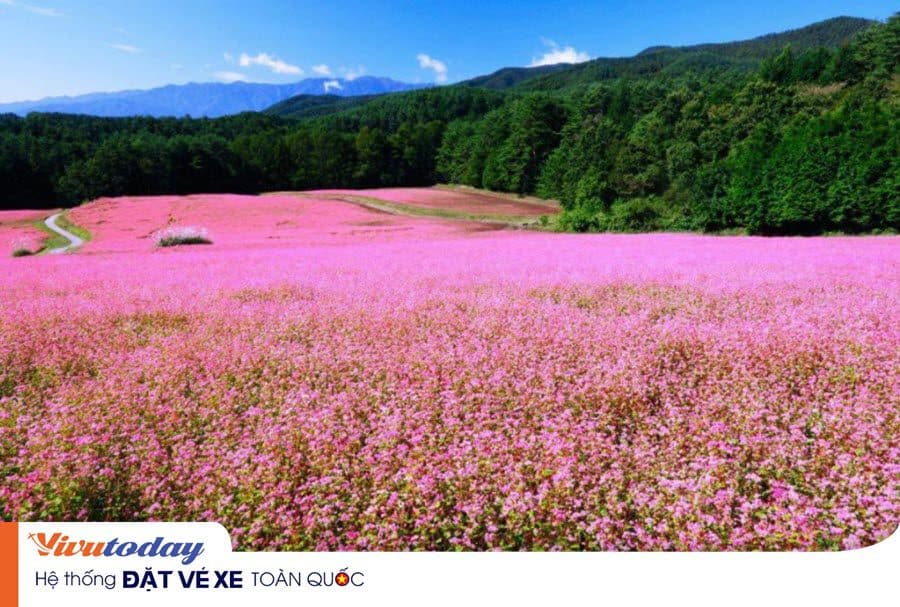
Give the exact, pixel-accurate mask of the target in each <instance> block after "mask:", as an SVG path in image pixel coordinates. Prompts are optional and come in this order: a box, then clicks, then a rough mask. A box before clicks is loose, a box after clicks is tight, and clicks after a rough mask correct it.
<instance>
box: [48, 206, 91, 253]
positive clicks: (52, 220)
mask: <svg viewBox="0 0 900 607" xmlns="http://www.w3.org/2000/svg"><path fill="white" fill-rule="evenodd" d="M60 215H62V213H56V214H55V215H51V216H50V217H48V218H47V219H45V220H44V225H45V226H47V228H48V229H49V230H52V231H53V232H56V233H57V234H59V235H60V236H62V237H63V238H65V239H67V240H68V241H69V244H67V245H65V246H62V247H56V248H55V249H50V250H49V251H47V253H51V254H57V253H65V252H66V251H70V250H72V249H76V248H78V247H80V246H81V245H83V244H84V240H83V239H81V238H79V237H78V236H76V235H75V234H73V233H72V232H70V231H68V230H66V229H65V228H61V227H59V225H57V223H56V220H57V219H59V216H60Z"/></svg>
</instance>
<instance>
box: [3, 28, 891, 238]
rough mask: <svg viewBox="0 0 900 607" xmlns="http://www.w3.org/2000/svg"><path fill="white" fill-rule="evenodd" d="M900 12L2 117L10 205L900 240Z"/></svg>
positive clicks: (5, 180) (5, 186)
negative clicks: (553, 56) (203, 97)
mask: <svg viewBox="0 0 900 607" xmlns="http://www.w3.org/2000/svg"><path fill="white" fill-rule="evenodd" d="M898 58H900V18H898V17H897V16H894V17H892V18H891V19H889V20H888V21H887V22H886V23H874V24H873V23H872V22H867V21H864V20H859V19H849V18H838V19H832V20H829V21H825V22H822V23H819V24H814V25H812V26H809V27H808V28H802V29H800V30H794V31H792V32H785V33H782V34H777V35H771V36H764V37H761V38H757V39H755V40H751V41H744V42H739V43H726V44H710V45H699V46H695V47H682V48H667V47H655V48H651V49H647V50H646V51H644V52H642V53H640V54H639V55H636V56H635V57H631V58H622V59H598V60H594V61H590V62H587V63H584V64H579V65H575V66H552V67H550V68H538V69H531V70H529V69H528V68H512V69H506V70H500V71H499V72H497V73H495V74H492V75H489V76H485V77H482V78H478V79H474V80H471V81H468V82H465V83H461V84H459V85H454V86H446V87H440V88H432V89H425V90H419V91H413V92H409V93H400V94H392V95H385V96H377V97H366V98H349V99H348V98H328V97H322V98H295V99H293V100H289V101H288V102H285V103H282V104H279V106H275V107H274V108H272V109H271V110H270V111H268V112H267V113H264V114H252V113H251V114H242V115H238V116H232V117H228V118H222V119H217V120H204V119H149V118H126V119H102V118H91V117H86V116H66V115H52V114H32V115H30V116H28V117H27V118H19V117H16V116H12V115H5V116H0V208H16V207H35V206H40V205H45V206H56V205H59V204H77V203H79V202H81V201H84V200H89V199H92V198H96V197H99V196H113V195H122V194H163V193H191V192H258V191H264V190H276V189H311V188H324V187H371V186H396V185H409V186H413V185H427V184H433V183H437V182H452V183H460V184H466V185H471V186H476V187H484V188H489V189H494V190H501V191H507V192H517V193H521V194H537V195H540V196H544V197H548V198H555V199H558V200H560V201H561V203H562V205H563V208H564V212H563V214H562V215H561V217H560V219H559V226H560V227H561V228H563V229H570V230H579V231H593V230H616V231H644V230H705V231H723V230H745V231H748V232H750V233H760V234H812V233H822V232H829V231H843V232H851V233H858V232H870V231H884V230H889V231H894V230H897V229H900V112H898V90H900V74H898Z"/></svg>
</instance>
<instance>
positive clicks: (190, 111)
mask: <svg viewBox="0 0 900 607" xmlns="http://www.w3.org/2000/svg"><path fill="white" fill-rule="evenodd" d="M423 86H424V85H418V84H407V83H405V82H398V81H396V80H391V79H390V78H379V77H376V76H361V77H359V78H355V79H354V80H346V79H342V78H307V79H305V80H301V81H300V82H295V83H291V84H262V83H253V82H234V83H231V84H223V83H190V84H171V85H168V86H162V87H159V88H154V89H147V90H134V91H119V92H115V93H90V94H87V95H79V96H75V97H50V98H46V99H40V100H37V101H22V102H17V103H6V104H0V114H2V113H12V114H19V115H22V116H24V115H26V114H29V113H31V112H56V113H63V114H87V115H91V116H153V117H163V116H176V117H181V116H194V117H200V116H206V117H209V118H217V117H220V116H228V115H231V114H239V113H241V112H256V111H260V110H264V109H266V108H268V107H270V106H272V105H274V104H276V103H279V102H281V101H284V100H285V99H288V98H290V97H294V96H296V95H325V94H328V95H339V96H358V95H380V94H383V93H394V92H398V91H408V90H412V89H416V88H422V87H423Z"/></svg>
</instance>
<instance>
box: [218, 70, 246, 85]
mask: <svg viewBox="0 0 900 607" xmlns="http://www.w3.org/2000/svg"><path fill="white" fill-rule="evenodd" d="M214 76H215V77H216V78H218V79H219V80H221V81H222V82H227V83H231V82H246V81H247V76H245V75H244V74H242V73H240V72H228V71H225V72H216V73H215V74H214Z"/></svg>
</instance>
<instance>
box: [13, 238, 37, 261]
mask: <svg viewBox="0 0 900 607" xmlns="http://www.w3.org/2000/svg"><path fill="white" fill-rule="evenodd" d="M38 249H40V247H39V246H35V244H34V243H33V242H31V241H30V240H28V239H25V238H19V239H17V240H14V241H13V243H12V256H13V257H28V256H29V255H34V254H35V253H36V252H37V251H38Z"/></svg>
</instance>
